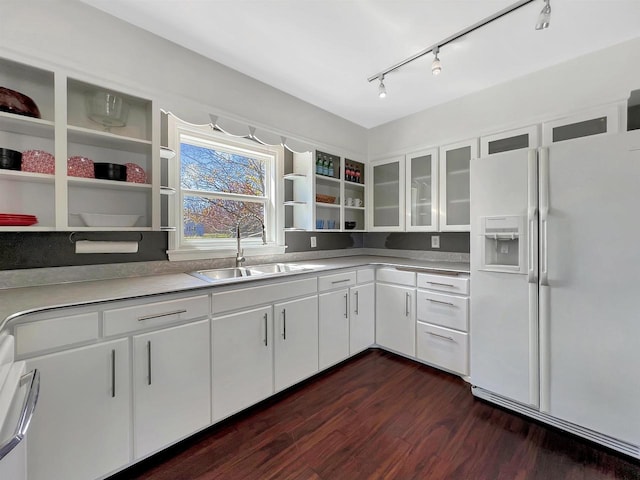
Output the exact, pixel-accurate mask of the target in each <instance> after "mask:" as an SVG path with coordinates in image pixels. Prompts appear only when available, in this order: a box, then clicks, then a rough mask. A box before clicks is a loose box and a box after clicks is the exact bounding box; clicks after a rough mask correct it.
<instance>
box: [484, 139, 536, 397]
mask: <svg viewBox="0 0 640 480" xmlns="http://www.w3.org/2000/svg"><path fill="white" fill-rule="evenodd" d="M530 169H531V170H532V175H531V176H529V174H528V172H529V170H530ZM535 173H536V151H535V150H516V151H511V152H505V153H500V154H495V155H491V156H488V157H484V158H481V159H478V160H475V161H472V162H471V222H472V223H471V283H472V294H471V383H472V384H473V385H474V386H477V387H482V388H483V389H485V390H489V391H492V392H494V393H497V394H499V395H502V396H504V397H508V398H511V399H513V400H516V401H518V402H521V403H523V404H527V405H530V406H533V407H537V406H538V401H539V399H538V336H537V330H538V323H537V303H538V298H537V292H538V285H537V278H536V276H535V270H536V269H537V257H536V255H535V253H537V244H536V241H535V240H536V239H535V237H532V236H531V235H530V234H531V233H532V232H529V230H530V228H532V225H533V228H534V230H535V228H536V226H537V223H536V217H535V214H536V212H537V210H536V205H535V204H534V205H529V190H533V195H532V198H533V200H536V196H537V195H536V194H535V193H536V192H537V185H536V178H535ZM531 215H533V218H532V222H529V216H531ZM498 216H504V217H505V218H510V217H512V216H513V217H519V218H522V219H524V221H523V222H522V225H523V227H524V228H523V229H522V231H521V232H519V233H520V234H519V237H518V242H517V244H518V248H520V249H526V250H527V251H526V253H527V255H524V256H522V258H523V259H524V261H525V262H526V263H527V265H524V268H521V269H518V270H517V271H516V272H511V273H506V272H507V270H505V271H504V272H498V271H491V270H490V269H487V268H486V265H484V264H483V259H484V258H485V257H486V254H485V249H486V248H487V245H489V243H488V242H487V239H486V236H485V234H484V232H483V225H482V223H483V220H485V219H486V218H487V217H498ZM533 234H534V235H535V231H534V232H533ZM496 245H497V244H496ZM529 247H532V248H533V250H534V251H535V252H534V253H532V254H530V252H529ZM498 248H500V247H498ZM530 262H533V263H534V264H533V265H529V263H530ZM530 269H533V270H534V272H533V274H531V275H529V270H530Z"/></svg>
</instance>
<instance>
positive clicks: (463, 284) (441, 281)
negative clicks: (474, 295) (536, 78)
mask: <svg viewBox="0 0 640 480" xmlns="http://www.w3.org/2000/svg"><path fill="white" fill-rule="evenodd" d="M418 288H428V289H430V290H438V291H441V292H449V293H457V294H459V295H469V277H467V276H453V275H436V274H433V273H419V274H418Z"/></svg>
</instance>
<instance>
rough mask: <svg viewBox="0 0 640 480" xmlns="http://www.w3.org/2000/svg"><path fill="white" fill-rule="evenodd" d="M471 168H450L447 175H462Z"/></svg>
mask: <svg viewBox="0 0 640 480" xmlns="http://www.w3.org/2000/svg"><path fill="white" fill-rule="evenodd" d="M470 171H471V170H470V169H468V168H461V169H459V170H448V171H447V175H462V174H463V173H469V172H470Z"/></svg>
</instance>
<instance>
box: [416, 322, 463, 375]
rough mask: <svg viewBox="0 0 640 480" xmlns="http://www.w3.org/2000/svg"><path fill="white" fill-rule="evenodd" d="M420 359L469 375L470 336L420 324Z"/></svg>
mask: <svg viewBox="0 0 640 480" xmlns="http://www.w3.org/2000/svg"><path fill="white" fill-rule="evenodd" d="M417 330H418V342H417V343H418V352H417V353H418V358H419V359H420V360H424V361H425V362H429V363H431V364H433V365H436V366H439V367H442V368H444V369H447V370H450V371H452V372H455V373H459V374H460V375H468V374H469V335H468V334H467V333H465V332H459V331H457V330H453V329H450V328H444V327H438V326H435V325H429V324H428V323H423V322H418V323H417Z"/></svg>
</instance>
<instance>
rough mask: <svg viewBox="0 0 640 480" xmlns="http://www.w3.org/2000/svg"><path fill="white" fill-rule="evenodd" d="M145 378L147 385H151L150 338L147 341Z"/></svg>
mask: <svg viewBox="0 0 640 480" xmlns="http://www.w3.org/2000/svg"><path fill="white" fill-rule="evenodd" d="M147 379H148V385H151V340H149V341H148V342H147Z"/></svg>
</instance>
